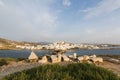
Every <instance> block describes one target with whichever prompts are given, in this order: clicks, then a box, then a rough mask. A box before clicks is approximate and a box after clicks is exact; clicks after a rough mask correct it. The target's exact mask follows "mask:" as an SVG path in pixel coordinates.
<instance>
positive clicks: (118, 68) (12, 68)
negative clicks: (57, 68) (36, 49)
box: [0, 57, 120, 78]
mask: <svg viewBox="0 0 120 80" xmlns="http://www.w3.org/2000/svg"><path fill="white" fill-rule="evenodd" d="M104 59H105V57H104ZM107 59H108V58H106V59H105V60H104V62H103V63H101V64H99V65H98V66H100V67H104V68H106V69H109V70H111V71H113V72H114V73H115V74H117V75H118V76H120V63H117V62H112V61H109V60H107ZM112 59H113V58H112ZM70 63H74V62H60V63H58V64H60V65H66V64H70ZM46 64H49V63H46ZM40 65H43V64H40V63H27V62H25V61H20V62H12V63H11V64H9V65H4V66H1V67H0V78H2V77H5V76H7V75H9V74H13V73H15V72H20V71H23V70H26V69H31V68H33V67H37V66H40Z"/></svg>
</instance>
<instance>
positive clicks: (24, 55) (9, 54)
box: [0, 49, 120, 58]
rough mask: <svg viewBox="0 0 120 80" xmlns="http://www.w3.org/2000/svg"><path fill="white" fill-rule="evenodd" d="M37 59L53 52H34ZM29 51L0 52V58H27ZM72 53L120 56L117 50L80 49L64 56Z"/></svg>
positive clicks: (119, 51)
mask: <svg viewBox="0 0 120 80" xmlns="http://www.w3.org/2000/svg"><path fill="white" fill-rule="evenodd" d="M34 52H35V53H36V55H37V56H38V57H41V56H43V55H50V54H52V53H53V50H35V51H34ZM30 53H31V50H0V58H8V57H9V58H28V56H29V55H30ZM73 53H77V55H78V56H80V55H92V54H96V55H120V50H119V49H113V50H109V49H108V50H105V49H98V50H80V49H73V50H69V51H68V52H66V53H65V54H66V55H71V54H73Z"/></svg>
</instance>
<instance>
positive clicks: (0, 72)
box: [0, 63, 41, 78]
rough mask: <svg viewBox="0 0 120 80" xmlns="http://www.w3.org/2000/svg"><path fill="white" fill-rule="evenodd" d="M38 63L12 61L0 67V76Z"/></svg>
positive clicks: (35, 65)
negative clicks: (12, 62) (10, 63)
mask: <svg viewBox="0 0 120 80" xmlns="http://www.w3.org/2000/svg"><path fill="white" fill-rule="evenodd" d="M40 65H41V64H39V63H21V64H20V63H14V64H12V65H8V66H2V67H0V78H2V77H5V76H7V75H9V74H13V73H15V72H19V71H23V70H26V69H31V68H33V67H37V66H40Z"/></svg>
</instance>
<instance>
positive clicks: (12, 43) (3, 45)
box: [0, 38, 40, 49]
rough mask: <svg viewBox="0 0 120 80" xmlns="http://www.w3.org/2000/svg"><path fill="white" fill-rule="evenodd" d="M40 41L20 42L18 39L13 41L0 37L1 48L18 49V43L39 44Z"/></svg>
mask: <svg viewBox="0 0 120 80" xmlns="http://www.w3.org/2000/svg"><path fill="white" fill-rule="evenodd" d="M37 44H40V43H34V42H18V41H12V40H8V39H3V38H0V49H16V45H34V46H35V45H37Z"/></svg>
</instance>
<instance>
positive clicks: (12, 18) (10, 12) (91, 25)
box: [0, 0, 120, 44]
mask: <svg viewBox="0 0 120 80" xmlns="http://www.w3.org/2000/svg"><path fill="white" fill-rule="evenodd" d="M0 37H3V38H7V39H12V40H17V41H47V42H54V41H69V42H75V43H76V42H77V43H115V44H120V0H0Z"/></svg>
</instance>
